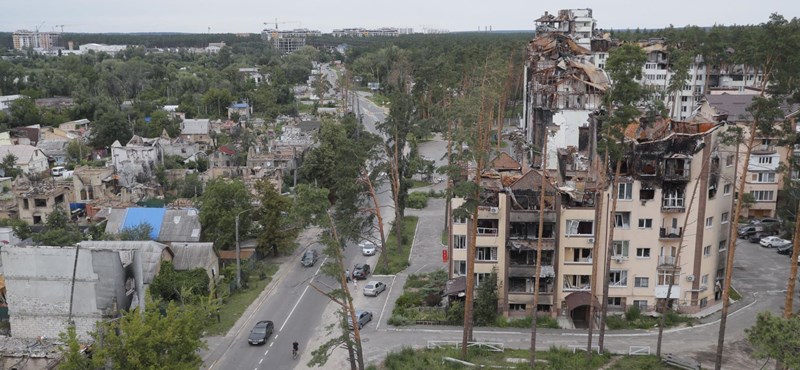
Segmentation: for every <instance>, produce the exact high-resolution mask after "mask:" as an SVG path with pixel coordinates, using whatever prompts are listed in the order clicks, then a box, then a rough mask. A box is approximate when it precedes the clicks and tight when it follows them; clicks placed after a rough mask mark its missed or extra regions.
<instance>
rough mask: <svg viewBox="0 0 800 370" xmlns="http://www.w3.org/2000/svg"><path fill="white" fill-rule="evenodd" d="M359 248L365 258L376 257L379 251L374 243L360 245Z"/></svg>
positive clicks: (366, 242)
mask: <svg viewBox="0 0 800 370" xmlns="http://www.w3.org/2000/svg"><path fill="white" fill-rule="evenodd" d="M359 246H360V247H361V254H363V255H365V256H374V255H375V252H376V251H377V250H378V247H377V246H375V243H373V242H368V241H365V242H362V243H361V244H359Z"/></svg>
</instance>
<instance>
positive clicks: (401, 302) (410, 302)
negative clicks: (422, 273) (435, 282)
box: [395, 292, 422, 307]
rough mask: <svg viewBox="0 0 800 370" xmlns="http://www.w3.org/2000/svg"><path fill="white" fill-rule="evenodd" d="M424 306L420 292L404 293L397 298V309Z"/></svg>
mask: <svg viewBox="0 0 800 370" xmlns="http://www.w3.org/2000/svg"><path fill="white" fill-rule="evenodd" d="M421 305H422V295H420V294H419V293H418V292H404V293H403V294H401V295H400V297H397V301H396V302H395V306H397V307H417V306H421Z"/></svg>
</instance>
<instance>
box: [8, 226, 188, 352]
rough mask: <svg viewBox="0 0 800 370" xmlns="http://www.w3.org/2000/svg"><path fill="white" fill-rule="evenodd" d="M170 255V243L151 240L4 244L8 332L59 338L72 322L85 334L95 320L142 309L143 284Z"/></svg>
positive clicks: (148, 280) (87, 334)
mask: <svg viewBox="0 0 800 370" xmlns="http://www.w3.org/2000/svg"><path fill="white" fill-rule="evenodd" d="M172 256H173V255H172V252H171V250H170V249H169V247H167V246H166V245H163V244H160V243H156V242H152V241H134V242H130V241H84V242H81V243H79V244H77V245H74V246H63V247H53V246H24V247H21V246H14V245H7V246H4V247H3V248H2V250H0V259H2V262H3V263H2V265H3V269H4V277H5V283H6V298H7V302H8V312H9V321H10V325H11V336H12V337H17V338H37V337H41V336H44V337H47V338H58V335H59V334H60V333H63V332H66V329H67V325H69V323H74V325H75V327H76V329H77V333H78V336H79V337H81V338H84V339H87V338H89V333H91V332H93V331H96V330H97V323H98V322H99V321H102V320H108V319H111V318H114V317H116V316H117V315H118V313H119V311H121V310H129V309H131V308H135V307H141V308H143V305H144V298H145V296H144V294H145V289H146V286H147V285H148V284H150V283H151V282H152V281H153V279H154V278H155V276H156V275H158V270H159V269H160V267H161V261H171V260H172ZM65 261H69V262H68V263H65Z"/></svg>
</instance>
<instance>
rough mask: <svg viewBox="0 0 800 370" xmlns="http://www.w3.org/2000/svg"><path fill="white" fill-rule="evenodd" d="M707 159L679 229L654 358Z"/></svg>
mask: <svg viewBox="0 0 800 370" xmlns="http://www.w3.org/2000/svg"><path fill="white" fill-rule="evenodd" d="M709 154H710V153H709ZM709 159H710V158H706V156H705V155H703V166H702V167H701V169H700V174H698V175H697V180H695V183H694V188H693V189H692V197H691V198H690V199H689V205H688V206H687V207H686V215H685V216H684V217H683V228H682V229H681V236H680V238H678V252H677V253H676V254H675V262H674V265H673V266H672V276H671V277H670V280H669V284H667V298H666V299H665V300H664V302H663V304H662V305H661V310H660V312H661V317H659V323H658V340H657V341H656V357H661V342H662V338H663V337H664V325H665V320H666V317H667V311H669V310H670V307H669V300H670V298H669V297H670V295H672V287H673V286H674V285H675V279H676V277H680V275H679V274H677V272H678V265H679V263H680V260H681V251H682V250H683V238H684V236H686V230H687V229H686V227H687V226H689V215H690V214H691V213H692V206H693V205H694V199H695V197H696V196H697V189H698V188H699V186H700V179H701V178H703V177H704V176H706V172H707V171H708V161H709ZM731 224H732V223H731Z"/></svg>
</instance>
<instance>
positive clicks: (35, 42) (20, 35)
mask: <svg viewBox="0 0 800 370" xmlns="http://www.w3.org/2000/svg"><path fill="white" fill-rule="evenodd" d="M12 38H13V41H14V49H17V50H23V49H28V48H32V49H52V48H53V47H55V46H56V44H57V43H58V40H59V38H61V34H60V33H58V32H39V31H28V30H17V31H15V32H14V34H13V35H12Z"/></svg>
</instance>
